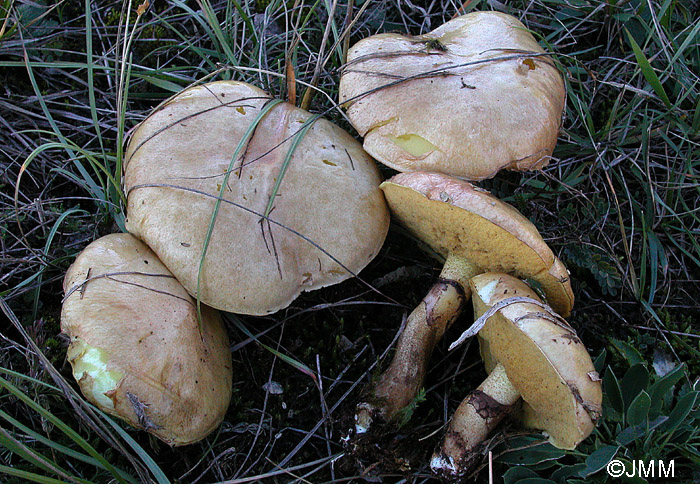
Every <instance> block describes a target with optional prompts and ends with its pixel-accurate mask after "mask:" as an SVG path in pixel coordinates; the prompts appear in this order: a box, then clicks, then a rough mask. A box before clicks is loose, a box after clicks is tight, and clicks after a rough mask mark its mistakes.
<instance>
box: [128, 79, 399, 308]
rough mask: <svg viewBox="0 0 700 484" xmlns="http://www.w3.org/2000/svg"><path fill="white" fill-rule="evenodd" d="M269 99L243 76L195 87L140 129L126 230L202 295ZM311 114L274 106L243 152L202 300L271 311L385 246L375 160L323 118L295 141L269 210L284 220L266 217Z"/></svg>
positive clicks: (132, 151) (132, 153)
mask: <svg viewBox="0 0 700 484" xmlns="http://www.w3.org/2000/svg"><path fill="white" fill-rule="evenodd" d="M270 100H271V98H270V96H269V95H268V94H266V93H265V92H264V91H262V90H260V89H258V88H256V87H253V86H250V85H248V84H245V83H241V82H225V81H222V82H214V83H210V84H206V85H202V86H197V87H194V88H191V89H188V90H186V91H184V92H183V93H180V94H178V95H177V96H176V97H175V98H173V99H171V100H170V101H168V102H166V103H165V104H163V105H162V106H161V107H160V108H158V109H157V110H155V111H154V112H153V113H152V114H151V115H150V116H149V117H148V118H147V119H146V120H145V121H144V122H143V123H142V124H141V125H139V127H138V128H137V129H136V131H135V132H134V134H133V136H132V138H131V141H130V143H129V149H128V151H127V154H126V159H127V162H126V173H125V187H126V190H127V193H128V219H127V224H126V226H127V230H129V232H131V233H133V234H134V235H136V236H137V237H139V238H140V239H142V240H143V241H145V242H146V243H147V244H148V245H149V246H150V247H151V248H152V249H153V251H154V252H155V253H156V254H158V257H160V258H161V260H162V261H163V263H164V264H165V265H166V266H167V267H168V268H169V269H170V270H171V271H172V273H173V274H174V275H175V277H177V279H178V280H179V281H180V282H181V283H182V284H183V285H184V286H185V288H186V289H187V291H188V292H189V293H190V294H192V295H196V292H197V284H198V276H199V267H200V260H201V257H202V253H203V249H204V244H205V239H206V234H207V231H208V228H209V224H210V222H211V220H212V214H213V211H214V206H215V203H216V200H217V198H218V197H219V192H220V189H221V186H222V183H223V182H224V175H225V174H226V173H227V171H228V170H229V165H230V163H231V161H232V157H233V155H234V152H235V150H236V146H237V145H238V143H239V141H240V140H241V139H242V138H243V135H244V133H245V131H246V130H247V129H249V128H250V127H251V124H252V123H253V120H254V119H255V118H256V116H257V115H258V114H259V112H260V110H261V109H262V107H263V106H264V105H265V104H266V103H267V102H269V101H270ZM310 117H311V114H309V113H308V112H306V111H304V110H301V109H298V108H296V107H294V106H292V105H290V104H286V103H282V104H278V105H276V106H274V107H273V108H272V110H271V111H270V112H269V113H267V114H266V115H265V117H264V118H263V119H262V121H261V122H260V124H258V125H257V127H256V128H255V130H254V132H253V135H252V138H251V139H250V141H249V142H248V143H247V144H246V145H245V149H244V150H243V151H242V155H241V156H239V158H238V159H237V160H235V162H234V164H233V172H232V173H231V174H230V176H229V179H228V183H226V187H225V190H224V194H223V197H224V199H225V200H224V201H223V202H222V203H221V205H220V209H219V212H218V215H217V217H216V222H215V226H214V231H213V233H212V236H211V240H210V242H209V246H208V249H207V252H206V258H205V261H204V264H203V268H202V273H201V287H200V294H199V298H200V299H201V301H202V302H204V303H206V304H208V305H210V306H213V307H216V308H219V309H223V310H226V311H231V312H237V313H245V314H256V315H261V314H268V313H272V312H274V311H277V310H279V309H281V308H284V307H286V306H287V305H289V303H291V301H293V300H294V299H295V298H296V297H297V296H298V295H299V294H300V293H301V292H302V291H309V290H312V289H316V288H320V287H324V286H328V285H331V284H335V283H337V282H340V281H342V280H345V279H347V278H349V277H351V276H352V274H351V273H350V272H348V270H349V271H352V272H353V273H357V272H359V271H360V270H361V269H362V268H364V267H365V265H366V264H367V263H369V261H370V260H372V258H373V257H374V256H375V255H376V254H377V253H378V252H379V249H380V248H381V245H382V243H383V241H384V237H385V236H386V233H387V230H388V225H389V215H388V210H387V208H386V204H385V202H384V198H383V196H382V193H381V191H380V190H379V189H378V186H379V182H380V181H381V180H380V177H379V172H378V170H377V167H376V165H375V163H374V162H373V160H372V159H371V158H370V157H369V156H368V155H367V154H366V153H365V152H364V151H363V150H362V147H361V146H360V144H359V143H358V142H357V141H356V140H354V139H353V138H352V137H351V136H350V135H349V134H347V133H346V132H345V131H343V130H342V129H340V128H338V127H337V126H335V125H333V124H332V123H330V122H329V121H326V120H324V119H319V120H317V121H316V122H315V123H314V124H313V126H312V127H311V128H310V130H309V131H308V133H307V134H306V136H305V137H304V138H303V140H302V141H301V143H300V144H299V146H298V147H297V149H296V151H294V155H293V156H292V159H291V162H290V163H289V165H288V169H287V172H286V173H285V174H284V178H283V179H282V182H281V185H280V187H279V191H278V192H277V196H276V197H275V201H274V208H273V210H272V212H270V215H269V216H270V219H271V220H273V221H274V222H276V223H274V222H272V223H267V222H262V223H261V221H262V218H261V214H263V213H264V212H265V211H266V207H267V205H268V202H269V200H270V197H271V196H272V193H273V188H274V186H275V183H276V182H277V180H278V177H279V176H280V170H281V167H282V164H283V162H284V159H285V156H286V154H287V152H288V150H289V149H290V146H291V144H292V141H291V139H290V138H291V137H293V135H294V134H295V133H297V132H298V130H299V129H300V128H302V127H303V126H304V123H305V122H306V121H307V120H309V118H310ZM158 185H159V186H158ZM234 204H236V205H234ZM277 223H279V224H283V225H284V226H286V227H287V228H284V227H282V226H280V225H278V224H277ZM293 231H296V232H297V233H294V232H293ZM302 236H304V237H306V238H307V239H308V240H305V239H304V237H302ZM314 244H316V245H317V246H318V247H320V248H321V249H323V250H320V249H319V248H318V247H316V246H315V245H314ZM324 250H325V252H324ZM329 254H330V255H329ZM331 256H332V257H331Z"/></svg>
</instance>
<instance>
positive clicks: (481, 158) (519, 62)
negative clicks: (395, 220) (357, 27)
mask: <svg viewBox="0 0 700 484" xmlns="http://www.w3.org/2000/svg"><path fill="white" fill-rule="evenodd" d="M543 54H544V50H543V49H542V48H541V47H540V46H539V44H538V43H537V42H536V41H535V39H534V37H533V36H532V35H531V34H530V33H529V32H528V31H527V29H526V28H525V26H524V25H523V24H522V23H520V22H519V21H518V20H517V19H516V18H515V17H512V16H510V15H506V14H502V13H497V12H474V13H470V14H467V15H463V16H461V17H458V18H456V19H454V20H451V21H449V22H447V23H445V24H444V25H442V26H440V27H438V28H437V29H435V30H434V31H432V32H430V33H428V34H425V35H422V36H417V37H411V36H404V35H398V34H379V35H374V36H372V37H368V38H366V39H363V40H361V41H360V42H358V43H357V44H355V45H354V46H353V47H352V48H351V49H350V51H349V52H348V63H347V64H346V66H345V67H344V69H343V75H342V77H341V79H340V102H341V103H345V106H346V108H347V112H348V117H349V118H350V120H351V122H352V123H353V126H354V127H355V128H356V129H357V131H358V132H359V133H360V135H362V136H364V138H365V140H364V148H365V149H366V150H367V152H368V153H369V154H371V155H372V156H373V157H374V158H376V159H377V160H379V161H381V162H382V163H384V164H386V165H388V166H390V167H392V168H394V169H396V170H399V171H414V170H415V171H436V172H440V173H447V174H450V175H455V176H459V177H463V178H467V179H470V180H481V179H484V178H490V177H492V176H494V175H495V174H496V173H497V172H498V171H499V170H501V169H504V168H507V169H511V170H534V169H539V168H541V167H543V166H545V165H546V164H547V163H548V162H549V159H550V157H551V154H552V151H553V149H554V146H555V144H556V141H557V135H558V132H559V126H560V123H561V116H562V112H563V109H564V103H565V99H566V92H565V89H564V82H563V79H562V77H561V75H560V74H559V71H558V70H557V68H556V67H555V65H554V63H553V61H552V60H551V58H549V57H548V56H545V55H543Z"/></svg>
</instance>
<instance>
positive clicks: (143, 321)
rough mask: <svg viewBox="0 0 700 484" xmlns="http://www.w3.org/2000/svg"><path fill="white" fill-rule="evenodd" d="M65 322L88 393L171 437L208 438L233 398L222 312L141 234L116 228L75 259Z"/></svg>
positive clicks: (71, 357)
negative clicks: (196, 293)
mask: <svg viewBox="0 0 700 484" xmlns="http://www.w3.org/2000/svg"><path fill="white" fill-rule="evenodd" d="M63 288H64V292H65V293H66V297H65V300H64V303H63V309H62V312H61V330H62V331H63V332H64V333H66V334H67V335H68V337H69V338H70V346H69V348H68V361H69V362H70V363H71V365H72V366H73V374H74V376H75V378H76V380H77V381H78V383H79V385H80V388H81V390H82V392H83V394H84V395H85V397H86V398H87V399H88V400H90V401H91V402H92V403H94V404H95V405H97V406H98V407H99V408H100V409H102V410H104V411H105V412H107V413H110V414H112V415H116V416H118V417H121V418H123V419H125V420H126V421H128V422H129V423H130V424H131V425H133V426H135V427H138V428H142V429H144V430H148V431H149V432H151V433H153V434H154V435H156V436H157V437H158V438H160V439H162V440H163V441H165V442H167V443H169V444H171V445H184V444H188V443H192V442H196V441H198V440H201V439H203V438H204V437H205V436H206V435H207V434H209V433H210V432H211V431H213V430H214V429H215V428H216V427H217V426H218V425H219V424H220V423H221V421H222V420H223V418H224V415H225V414H226V410H227V408H228V405H229V401H230V399H231V382H232V367H231V352H230V350H229V343H228V337H227V336H226V331H225V329H224V326H223V324H222V321H221V317H220V315H219V312H218V311H216V310H214V309H211V308H208V307H206V306H203V307H202V325H201V333H200V327H199V322H198V319H197V311H196V308H195V304H194V301H193V300H192V298H191V297H190V296H189V294H187V291H185V289H184V288H183V287H182V285H181V284H180V283H179V282H177V280H176V279H175V278H174V277H173V275H172V274H171V273H170V272H169V271H168V270H167V269H166V267H165V266H164V265H163V264H162V263H161V262H160V260H158V258H157V257H156V255H155V254H154V253H153V252H152V251H151V250H150V249H149V248H148V247H147V246H146V245H145V244H144V243H143V242H141V241H140V240H138V239H136V238H135V237H133V236H132V235H129V234H112V235H107V236H105V237H102V238H101V239H98V240H96V241H95V242H93V243H91V244H90V245H88V246H87V247H86V248H85V250H83V252H81V253H80V255H79V256H78V257H77V259H76V260H75V262H74V263H73V265H71V267H70V268H69V269H68V272H67V274H66V277H65V279H64V282H63Z"/></svg>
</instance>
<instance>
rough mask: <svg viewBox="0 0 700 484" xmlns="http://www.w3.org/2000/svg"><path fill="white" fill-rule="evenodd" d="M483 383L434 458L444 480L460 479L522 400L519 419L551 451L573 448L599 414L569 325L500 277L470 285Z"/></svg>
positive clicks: (595, 383) (591, 375) (597, 394)
mask: <svg viewBox="0 0 700 484" xmlns="http://www.w3.org/2000/svg"><path fill="white" fill-rule="evenodd" d="M469 286H470V287H471V290H472V301H473V305H474V313H475V314H474V315H475V317H477V318H478V317H484V318H486V323H485V325H484V326H483V328H482V329H481V331H480V332H479V339H480V342H481V352H482V356H483V359H484V363H485V365H486V370H487V371H488V372H489V376H488V378H487V379H486V380H485V381H484V382H483V383H482V384H481V385H480V386H479V387H478V388H477V389H476V390H475V391H473V392H472V393H471V394H470V395H469V396H468V397H467V398H466V399H464V401H463V402H462V403H461V405H460V406H459V408H458V409H457V411H456V412H455V414H454V416H453V417H452V420H451V421H450V424H449V426H448V428H447V431H446V432H445V437H444V440H443V442H442V444H441V445H440V446H439V447H438V450H437V451H436V452H435V454H434V455H433V458H432V460H431V468H432V469H433V472H435V473H436V474H438V475H440V476H442V477H443V478H447V479H454V478H458V477H460V476H463V475H464V474H465V473H466V472H467V471H469V470H470V469H471V467H472V465H473V464H474V463H475V461H476V460H477V457H478V453H477V452H476V451H477V450H478V448H479V446H480V444H481V443H482V442H483V440H484V439H485V438H486V436H487V435H488V434H489V432H490V431H491V430H492V429H493V428H494V427H496V426H497V425H498V423H499V422H500V421H501V420H502V419H503V417H505V416H506V415H507V414H508V413H509V412H510V411H511V409H512V408H513V406H514V405H515V403H516V402H518V400H520V399H521V398H522V401H523V403H522V414H521V420H522V423H523V424H524V425H525V426H526V427H530V428H536V429H541V430H543V431H544V432H545V433H546V434H547V435H548V436H549V441H550V442H551V444H552V445H554V446H555V447H559V448H562V449H573V448H574V447H576V445H578V444H579V443H580V442H581V441H582V440H583V439H585V438H586V437H588V435H590V433H591V432H592V431H593V428H594V427H595V423H596V421H597V420H598V418H599V417H600V415H601V402H602V391H601V384H600V378H599V377H598V374H597V373H596V371H595V368H594V367H593V363H592V361H591V357H590V356H589V354H588V352H587V351H586V347H585V346H584V345H583V343H581V340H580V339H579V338H578V336H577V335H576V332H575V331H574V330H573V329H572V328H571V326H569V325H568V323H566V321H565V320H564V319H563V318H561V317H560V316H558V315H557V314H555V313H553V312H552V311H551V310H550V309H549V308H548V307H547V306H545V305H543V304H540V303H541V301H540V299H539V298H538V297H537V295H536V294H535V293H534V291H532V290H531V289H530V288H529V287H528V286H527V285H526V284H525V283H523V282H522V281H520V280H518V279H517V278H515V277H512V276H508V275H505V274H493V273H491V274H481V275H479V276H476V277H474V278H472V279H471V280H470V281H469Z"/></svg>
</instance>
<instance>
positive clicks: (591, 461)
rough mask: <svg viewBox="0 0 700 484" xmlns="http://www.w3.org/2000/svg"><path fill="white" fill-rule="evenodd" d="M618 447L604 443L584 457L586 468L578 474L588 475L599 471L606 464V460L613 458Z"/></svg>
mask: <svg viewBox="0 0 700 484" xmlns="http://www.w3.org/2000/svg"><path fill="white" fill-rule="evenodd" d="M619 449H620V447H619V446H617V445H606V446H605V447H601V448H600V449H598V450H596V451H595V452H593V453H592V454H591V455H589V456H588V457H587V458H586V468H585V469H583V470H581V471H580V472H579V473H578V475H579V476H580V477H588V476H590V475H591V474H595V473H596V472H598V471H600V470H601V469H602V468H603V467H605V466H606V465H608V462H610V461H611V460H613V457H615V454H617V451H618V450H619Z"/></svg>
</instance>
